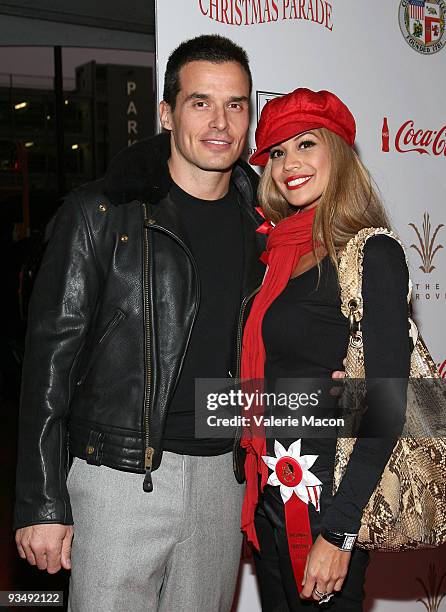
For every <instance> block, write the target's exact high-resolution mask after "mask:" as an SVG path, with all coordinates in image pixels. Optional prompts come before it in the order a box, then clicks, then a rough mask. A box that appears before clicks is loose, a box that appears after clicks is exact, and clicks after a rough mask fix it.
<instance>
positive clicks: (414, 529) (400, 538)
mask: <svg viewBox="0 0 446 612" xmlns="http://www.w3.org/2000/svg"><path fill="white" fill-rule="evenodd" d="M378 234H385V235H387V236H389V237H391V238H393V239H395V240H397V241H398V242H400V241H399V240H398V238H397V237H396V236H395V235H394V234H393V233H392V232H390V231H389V230H387V229H384V228H366V229H363V230H361V231H360V232H358V234H357V235H356V236H355V237H354V238H352V239H351V240H350V241H349V242H348V244H347V246H346V248H345V249H344V251H343V253H342V255H341V258H340V261H339V282H340V288H341V303H342V306H341V310H342V313H343V314H344V315H345V317H347V318H348V319H349V322H350V339H349V345H348V350H347V359H346V367H345V370H346V381H345V383H346V386H345V389H344V394H345V393H347V395H348V394H349V393H350V397H348V398H347V404H349V405H352V403H353V406H354V409H353V412H354V410H355V405H358V403H359V402H360V397H359V396H361V395H362V398H364V395H363V394H364V393H365V383H364V385H362V384H359V385H358V384H356V383H354V381H352V383H353V384H352V389H353V390H351V389H350V391H349V381H348V379H364V378H365V368H364V349H363V342H362V332H361V329H360V323H359V322H360V321H361V319H362V315H363V300H362V272H363V256H364V253H363V250H364V246H365V243H366V241H367V240H368V238H370V237H372V236H376V235H378ZM400 244H401V243H400ZM406 263H407V260H406ZM411 290H412V284H411V281H409V288H408V296H407V299H408V302H409V301H410V297H411ZM409 323H410V336H411V337H412V342H413V345H414V349H413V352H412V356H411V366H410V380H409V384H408V391H407V409H406V424H405V426H404V430H403V433H402V436H401V437H400V438H399V440H398V442H397V443H396V445H395V447H394V450H393V451H392V454H391V456H390V459H389V461H388V463H387V465H386V467H385V468H384V472H383V474H382V477H381V480H380V481H379V483H378V485H377V487H376V489H375V491H374V492H373V493H372V495H371V497H370V500H369V502H368V504H367V506H366V507H365V509H364V512H363V516H362V521H361V527H360V531H359V535H358V540H357V545H358V546H359V547H360V548H364V549H367V550H374V549H376V550H385V551H399V550H406V549H415V548H428V547H433V546H438V545H440V544H443V543H445V542H446V430H445V421H446V394H445V391H444V388H443V384H442V382H441V379H440V376H439V373H438V371H437V368H436V366H435V363H434V362H433V360H432V357H431V356H430V354H429V352H428V350H427V348H426V346H425V345H424V343H423V341H422V339H421V337H420V336H419V335H418V331H417V329H416V326H415V324H414V323H413V321H412V320H411V319H409ZM383 349H384V350H385V347H383ZM421 379H432V380H431V381H426V380H424V381H422V380H421ZM417 381H418V382H417ZM407 432H410V433H409V434H408V433H407ZM340 435H341V436H342V433H341V434H340ZM441 436H444V437H441ZM354 443H355V438H352V437H350V438H347V437H339V438H338V440H337V447H336V458H335V472H334V484H333V493H335V492H336V491H337V489H338V487H339V484H340V482H341V480H342V476H343V474H344V472H345V469H346V467H347V463H348V460H349V457H350V453H351V452H352V450H353V446H354Z"/></svg>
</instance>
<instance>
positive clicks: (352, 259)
mask: <svg viewBox="0 0 446 612" xmlns="http://www.w3.org/2000/svg"><path fill="white" fill-rule="evenodd" d="M379 235H384V236H389V238H393V240H396V241H397V242H398V244H400V245H401V247H402V249H403V251H404V257H405V259H406V265H407V266H408V261H407V255H406V252H405V250H404V246H403V244H402V243H401V241H400V239H399V238H398V237H397V236H396V234H394V233H393V232H392V231H390V230H388V229H386V228H384V227H365V228H364V229H362V230H360V231H359V232H358V233H357V234H356V235H355V236H354V237H353V238H351V239H350V240H349V241H348V243H347V245H346V247H345V248H344V249H343V251H342V253H341V256H340V259H339V268H338V270H339V272H338V273H339V285H340V288H341V311H342V314H343V315H344V316H345V317H347V318H348V319H349V320H350V327H351V328H352V327H353V326H354V324H355V323H356V324H358V323H359V321H361V319H362V317H363V311H364V302H363V299H362V277H363V260H364V247H365V244H366V242H367V240H368V239H369V238H372V237H373V236H379ZM408 267H409V266H408ZM411 296H412V281H411V279H410V276H409V285H408V289H407V303H409V302H410V299H411ZM410 323H411V329H412V330H413V331H412V332H411V335H412V333H413V335H412V339H413V340H414V344H415V343H416V340H417V335H418V330H417V329H416V326H415V324H414V323H413V321H412V320H411V319H410Z"/></svg>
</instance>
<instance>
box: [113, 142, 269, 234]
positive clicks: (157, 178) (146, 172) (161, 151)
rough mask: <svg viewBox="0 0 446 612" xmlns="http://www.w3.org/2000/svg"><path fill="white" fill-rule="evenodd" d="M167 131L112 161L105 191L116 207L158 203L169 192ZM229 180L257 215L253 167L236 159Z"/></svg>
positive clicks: (170, 181)
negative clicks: (135, 203) (128, 204)
mask: <svg viewBox="0 0 446 612" xmlns="http://www.w3.org/2000/svg"><path fill="white" fill-rule="evenodd" d="M169 157H170V134H168V133H162V134H158V135H157V136H154V137H153V138H149V139H146V140H141V141H140V142H138V143H136V144H134V145H132V146H131V147H129V148H127V149H124V150H123V151H121V152H120V153H118V155H117V156H116V157H115V158H114V159H113V160H112V162H111V164H110V166H109V169H108V171H107V174H106V175H105V194H106V195H107V197H108V198H109V200H110V202H111V203H112V204H114V205H115V206H119V205H121V204H126V203H127V202H131V201H132V200H141V201H147V202H149V203H150V204H157V203H158V202H159V201H160V200H162V199H164V198H165V197H166V195H167V194H168V193H169V189H170V186H171V184H172V179H171V177H170V174H169V169H168V165H167V162H168V159H169ZM231 181H232V182H233V183H234V185H235V187H236V188H237V189H238V191H239V192H240V194H241V195H242V197H243V199H244V200H245V203H246V204H247V205H248V207H247V208H248V209H249V211H250V212H251V214H252V217H253V220H255V221H256V222H257V223H259V222H260V221H261V219H260V217H258V216H257V214H256V213H255V212H254V209H253V206H254V198H255V193H256V189H257V182H258V177H257V174H256V173H255V172H254V170H252V168H251V167H250V166H249V165H248V164H247V163H246V162H244V161H242V160H239V161H238V162H237V163H236V165H235V166H234V170H233V172H232V176H231Z"/></svg>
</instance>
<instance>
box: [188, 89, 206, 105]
mask: <svg viewBox="0 0 446 612" xmlns="http://www.w3.org/2000/svg"><path fill="white" fill-rule="evenodd" d="M209 98H210V96H209V94H205V93H200V92H199V91H194V92H193V93H191V94H190V95H188V96H187V98H186V102H188V101H189V100H197V99H200V100H209Z"/></svg>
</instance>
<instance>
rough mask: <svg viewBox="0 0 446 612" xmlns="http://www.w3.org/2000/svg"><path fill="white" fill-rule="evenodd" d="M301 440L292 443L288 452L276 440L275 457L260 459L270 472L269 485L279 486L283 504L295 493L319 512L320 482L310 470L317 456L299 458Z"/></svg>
mask: <svg viewBox="0 0 446 612" xmlns="http://www.w3.org/2000/svg"><path fill="white" fill-rule="evenodd" d="M300 446H301V440H296V441H295V442H293V443H292V444H291V445H290V447H289V449H288V450H285V447H284V446H282V444H281V443H280V442H278V441H277V440H275V441H274V452H275V454H276V456H275V457H269V456H266V457H262V459H263V461H264V462H265V463H266V465H267V466H268V467H269V469H270V470H272V474H270V476H269V478H268V483H267V484H269V485H272V486H273V487H279V486H280V494H281V496H282V500H283V503H284V504H286V503H287V501H289V500H290V499H291V497H292V495H293V493H295V494H296V495H297V497H298V498H299V499H301V500H302V501H303V502H304V503H305V504H307V505H308V504H309V503H311V504H313V506H314V507H315V508H316V510H317V511H318V512H319V509H320V507H319V498H320V493H321V489H322V482H321V481H320V480H319V478H317V477H316V476H315V475H314V474H312V472H310V468H311V467H312V466H313V464H314V462H315V461H316V459H317V458H318V456H319V455H303V456H302V457H301V456H300Z"/></svg>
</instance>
